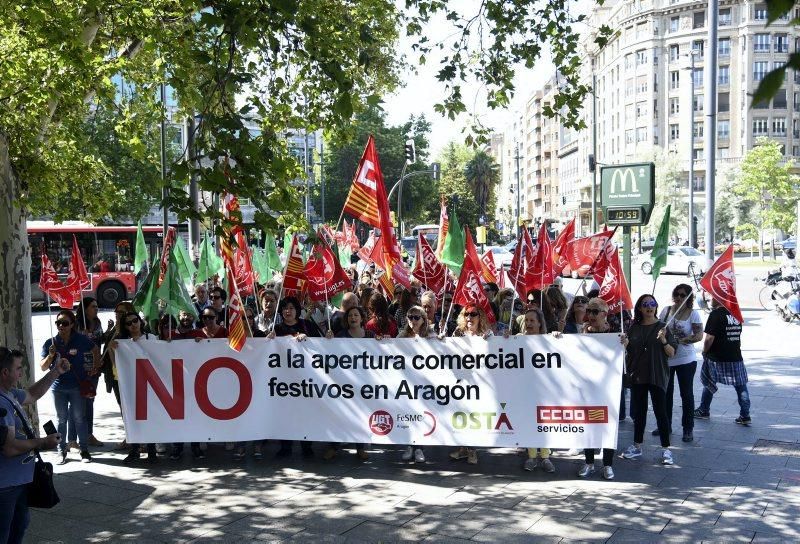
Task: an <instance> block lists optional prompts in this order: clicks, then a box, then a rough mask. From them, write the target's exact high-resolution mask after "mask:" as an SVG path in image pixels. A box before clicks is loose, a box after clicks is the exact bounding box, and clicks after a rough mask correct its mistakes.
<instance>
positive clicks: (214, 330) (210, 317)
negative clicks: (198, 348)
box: [186, 307, 228, 342]
mask: <svg viewBox="0 0 800 544" xmlns="http://www.w3.org/2000/svg"><path fill="white" fill-rule="evenodd" d="M200 321H201V322H202V323H203V328H202V329H197V331H198V332H196V333H194V334H196V336H195V337H194V339H195V341H196V342H199V341H200V340H202V339H203V338H227V337H228V329H226V328H225V327H223V326H221V325H218V324H217V311H216V310H214V308H211V307H208V308H203V313H202V314H200ZM186 337H188V336H186Z"/></svg>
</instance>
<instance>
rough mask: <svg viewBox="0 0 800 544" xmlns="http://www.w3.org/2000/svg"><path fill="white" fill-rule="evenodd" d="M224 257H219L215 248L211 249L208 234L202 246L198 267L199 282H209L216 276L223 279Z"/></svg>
mask: <svg viewBox="0 0 800 544" xmlns="http://www.w3.org/2000/svg"><path fill="white" fill-rule="evenodd" d="M222 268H224V267H223V266H222V257H219V256H218V255H217V254H216V253H215V252H214V248H213V247H211V238H210V237H209V235H208V232H206V237H205V238H204V239H203V244H202V245H201V246H200V261H199V262H198V265H197V269H198V270H197V281H207V280H210V279H211V278H213V277H214V274H219V276H220V279H222V277H223V273H224V272H223V270H222Z"/></svg>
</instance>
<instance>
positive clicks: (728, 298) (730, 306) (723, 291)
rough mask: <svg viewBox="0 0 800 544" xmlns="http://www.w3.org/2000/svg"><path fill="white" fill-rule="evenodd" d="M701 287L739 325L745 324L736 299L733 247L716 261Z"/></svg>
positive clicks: (704, 276) (702, 281) (701, 281)
mask: <svg viewBox="0 0 800 544" xmlns="http://www.w3.org/2000/svg"><path fill="white" fill-rule="evenodd" d="M700 287H701V288H703V289H704V290H705V291H706V292H707V293H709V294H710V295H711V296H712V297H714V299H715V300H716V301H717V302H719V303H720V304H722V305H723V306H725V308H727V310H728V311H729V312H730V313H731V315H732V316H733V317H735V318H736V320H737V321H739V323H744V317H742V310H741V309H740V308H739V300H738V299H737V298H736V272H735V271H734V269H733V246H732V245H730V246H728V249H726V250H725V252H724V253H723V254H722V255H720V256H719V258H718V259H717V260H716V261H714V264H712V265H711V268H709V269H708V272H706V273H705V275H703V279H702V280H700Z"/></svg>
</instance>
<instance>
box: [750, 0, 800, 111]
mask: <svg viewBox="0 0 800 544" xmlns="http://www.w3.org/2000/svg"><path fill="white" fill-rule="evenodd" d="M766 4H767V26H769V25H771V24H772V23H774V22H775V21H777V20H778V19H780V18H781V17H784V16H786V17H789V16H791V13H792V10H793V9H794V6H795V4H797V0H766ZM790 24H791V25H798V24H800V19H797V18H794V19H792V21H791V23H790ZM788 68H791V69H792V70H795V71H797V70H800V54H799V53H792V54H791V55H789V59H788V62H787V63H786V65H785V66H781V67H779V68H775V69H774V70H772V71H771V72H769V73H767V75H766V76H765V77H764V79H762V80H761V83H759V84H758V88H757V89H756V91H755V92H754V93H753V98H752V101H751V102H750V107H753V106H754V105H755V104H758V103H759V102H762V101H768V100H769V99H771V98H772V97H773V96H775V93H777V92H778V89H780V88H781V85H782V84H783V82H784V80H785V79H786V70H787V69H788Z"/></svg>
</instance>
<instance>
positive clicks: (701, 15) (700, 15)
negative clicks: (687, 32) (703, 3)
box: [692, 11, 706, 28]
mask: <svg viewBox="0 0 800 544" xmlns="http://www.w3.org/2000/svg"><path fill="white" fill-rule="evenodd" d="M704 26H706V12H705V11H695V12H694V25H693V26H692V28H703V27H704Z"/></svg>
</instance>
